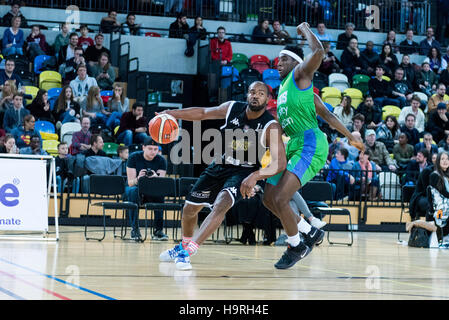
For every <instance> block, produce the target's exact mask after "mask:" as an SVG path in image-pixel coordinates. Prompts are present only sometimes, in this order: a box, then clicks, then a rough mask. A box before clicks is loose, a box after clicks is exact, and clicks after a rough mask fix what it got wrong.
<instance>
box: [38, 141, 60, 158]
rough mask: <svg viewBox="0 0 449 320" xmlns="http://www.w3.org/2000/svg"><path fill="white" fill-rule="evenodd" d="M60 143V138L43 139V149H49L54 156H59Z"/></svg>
mask: <svg viewBox="0 0 449 320" xmlns="http://www.w3.org/2000/svg"><path fill="white" fill-rule="evenodd" d="M59 143H60V142H59V141H58V140H43V141H42V149H44V150H45V151H47V152H48V153H49V154H51V155H52V156H57V155H58V145H59Z"/></svg>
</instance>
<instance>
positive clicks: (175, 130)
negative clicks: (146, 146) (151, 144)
mask: <svg viewBox="0 0 449 320" xmlns="http://www.w3.org/2000/svg"><path fill="white" fill-rule="evenodd" d="M148 131H149V132H150V135H151V138H153V140H155V141H157V143H160V144H167V143H170V142H173V141H175V140H176V139H178V134H179V127H178V122H177V121H176V119H175V118H173V117H172V116H171V115H168V114H159V115H157V116H155V117H154V118H153V119H151V121H150V123H149V124H148Z"/></svg>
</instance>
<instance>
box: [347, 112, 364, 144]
mask: <svg viewBox="0 0 449 320" xmlns="http://www.w3.org/2000/svg"><path fill="white" fill-rule="evenodd" d="M350 131H357V132H359V133H360V137H361V138H362V140H363V141H365V131H366V126H365V117H364V115H363V114H360V113H356V114H355V115H354V118H353V119H352V130H350Z"/></svg>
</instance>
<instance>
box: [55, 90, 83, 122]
mask: <svg viewBox="0 0 449 320" xmlns="http://www.w3.org/2000/svg"><path fill="white" fill-rule="evenodd" d="M80 109H81V108H80V105H79V103H78V102H76V101H75V100H74V98H73V91H72V88H71V87H70V86H64V87H63V88H62V90H61V94H60V95H59V97H58V100H56V105H55V107H54V109H53V117H54V118H55V120H56V122H57V123H56V127H58V126H59V125H58V122H60V125H62V124H64V123H67V122H78V123H79V122H80V117H81V115H80V112H81V110H80Z"/></svg>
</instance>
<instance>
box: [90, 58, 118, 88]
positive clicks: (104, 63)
mask: <svg viewBox="0 0 449 320" xmlns="http://www.w3.org/2000/svg"><path fill="white" fill-rule="evenodd" d="M90 72H91V74H92V77H93V78H95V79H96V80H97V83H98V86H99V87H100V89H101V90H112V84H113V83H114V81H115V77H116V75H115V70H114V68H113V67H112V66H111V64H110V62H109V54H107V53H106V52H102V53H101V54H100V57H99V59H98V64H95V65H93V66H91V67H90Z"/></svg>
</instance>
